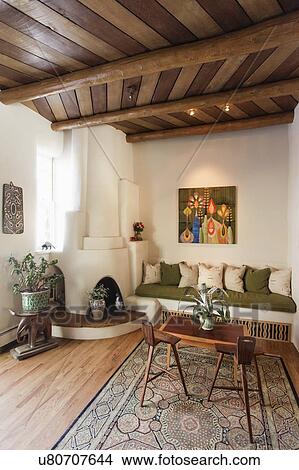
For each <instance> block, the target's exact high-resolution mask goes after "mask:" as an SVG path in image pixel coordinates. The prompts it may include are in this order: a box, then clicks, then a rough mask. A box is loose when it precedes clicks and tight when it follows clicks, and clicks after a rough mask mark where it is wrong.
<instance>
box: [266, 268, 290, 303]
mask: <svg viewBox="0 0 299 470" xmlns="http://www.w3.org/2000/svg"><path fill="white" fill-rule="evenodd" d="M269 289H270V291H271V292H272V293H273V294H280V295H286V296H288V297H290V295H291V270H290V269H275V268H271V274H270V278H269Z"/></svg>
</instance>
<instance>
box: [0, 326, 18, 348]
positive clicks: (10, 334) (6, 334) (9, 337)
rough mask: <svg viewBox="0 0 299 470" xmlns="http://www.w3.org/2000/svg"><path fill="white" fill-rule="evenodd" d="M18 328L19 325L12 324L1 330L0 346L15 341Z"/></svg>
mask: <svg viewBox="0 0 299 470" xmlns="http://www.w3.org/2000/svg"><path fill="white" fill-rule="evenodd" d="M17 328H18V325H16V326H12V327H11V328H8V329H7V330H4V331H1V332H0V348H2V347H3V346H6V345H7V344H9V343H12V342H13V341H15V339H16V331H17Z"/></svg>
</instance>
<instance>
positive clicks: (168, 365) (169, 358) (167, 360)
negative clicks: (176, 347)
mask: <svg viewBox="0 0 299 470" xmlns="http://www.w3.org/2000/svg"><path fill="white" fill-rule="evenodd" d="M170 360H171V345H170V344H168V345H167V353H166V368H167V369H169V367H170Z"/></svg>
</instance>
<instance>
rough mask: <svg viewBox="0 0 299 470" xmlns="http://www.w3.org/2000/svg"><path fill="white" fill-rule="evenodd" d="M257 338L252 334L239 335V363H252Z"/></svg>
mask: <svg viewBox="0 0 299 470" xmlns="http://www.w3.org/2000/svg"><path fill="white" fill-rule="evenodd" d="M255 343H256V339H255V338H253V337H252V336H239V337H238V340H237V361H238V364H248V365H249V364H251V361H252V359H253V355H254V349H255Z"/></svg>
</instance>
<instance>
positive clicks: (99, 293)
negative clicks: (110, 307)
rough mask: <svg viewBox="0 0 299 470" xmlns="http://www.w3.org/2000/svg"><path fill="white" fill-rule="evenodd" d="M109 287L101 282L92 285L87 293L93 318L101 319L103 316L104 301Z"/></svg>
mask: <svg viewBox="0 0 299 470" xmlns="http://www.w3.org/2000/svg"><path fill="white" fill-rule="evenodd" d="M108 291H109V289H108V288H106V287H104V285H103V284H100V285H99V286H96V287H94V288H93V289H92V290H91V291H89V292H88V293H87V294H88V300H89V306H90V310H91V316H92V318H93V319H94V320H103V318H104V316H105V308H106V302H105V299H106V298H107V296H108Z"/></svg>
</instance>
